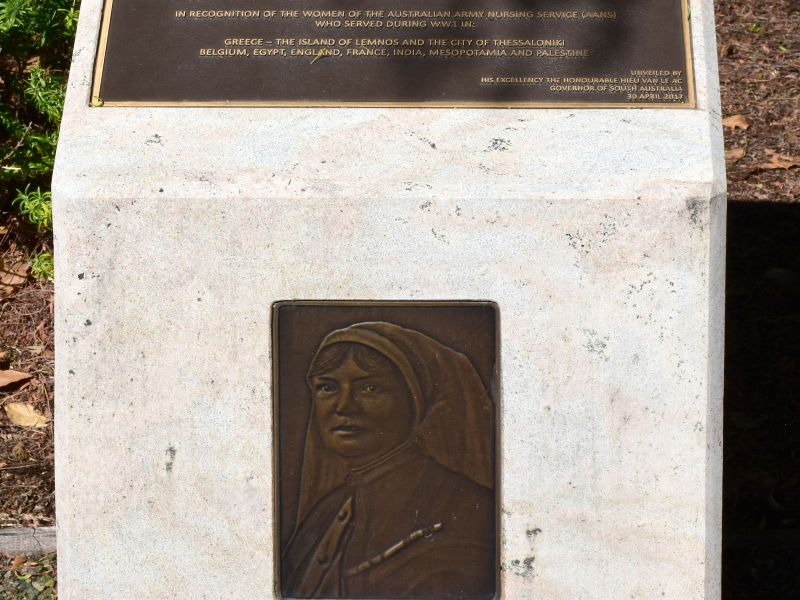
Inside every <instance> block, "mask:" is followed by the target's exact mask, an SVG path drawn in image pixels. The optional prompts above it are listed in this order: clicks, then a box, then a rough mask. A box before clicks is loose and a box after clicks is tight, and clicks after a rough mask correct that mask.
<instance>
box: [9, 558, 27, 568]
mask: <svg viewBox="0 0 800 600" xmlns="http://www.w3.org/2000/svg"><path fill="white" fill-rule="evenodd" d="M24 562H25V557H24V556H22V555H21V554H17V555H16V556H15V557H14V560H12V561H11V570H12V571H16V570H17V569H19V568H20V567H21V566H22V563H24Z"/></svg>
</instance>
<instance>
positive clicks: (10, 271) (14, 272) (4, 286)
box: [0, 259, 30, 298]
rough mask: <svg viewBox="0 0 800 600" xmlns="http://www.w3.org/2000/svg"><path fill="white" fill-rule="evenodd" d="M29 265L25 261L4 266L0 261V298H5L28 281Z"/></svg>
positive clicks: (0, 260)
mask: <svg viewBox="0 0 800 600" xmlns="http://www.w3.org/2000/svg"><path fill="white" fill-rule="evenodd" d="M29 269H30V265H29V264H28V263H27V262H25V261H20V262H13V263H10V264H8V265H6V264H5V263H4V262H3V261H2V259H0V298H7V297H8V296H10V295H11V294H13V293H14V290H16V289H17V288H18V287H19V286H20V285H22V284H23V283H25V281H27V279H28V270H29Z"/></svg>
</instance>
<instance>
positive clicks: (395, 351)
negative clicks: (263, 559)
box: [273, 302, 498, 599]
mask: <svg viewBox="0 0 800 600" xmlns="http://www.w3.org/2000/svg"><path fill="white" fill-rule="evenodd" d="M496 330H497V312H496V307H495V305H494V304H492V303H487V302H456V303H454V302H414V303H400V302H390V303H378V302H369V303H363V302H362V303H353V302H349V303H343V302H280V303H277V304H275V305H274V306H273V377H274V385H273V390H274V407H275V408H274V431H275V436H274V439H275V467H276V473H277V481H276V489H275V496H276V500H277V502H276V506H277V509H276V515H275V523H276V524H277V528H278V532H277V534H276V535H275V536H274V539H275V544H276V549H275V550H276V551H275V554H276V556H279V557H280V558H279V561H278V565H277V576H278V581H279V589H280V593H281V595H282V596H283V597H284V598H376V599H378V598H428V599H437V598H484V599H488V598H494V597H495V595H496V592H497V562H496V555H497V537H496V531H497V515H496V511H495V507H496V497H497V477H496V469H495V441H496V438H497V435H496V431H495V400H496V399H495V388H496V380H497V373H498V371H497V361H496V354H497V340H496V337H497V334H496Z"/></svg>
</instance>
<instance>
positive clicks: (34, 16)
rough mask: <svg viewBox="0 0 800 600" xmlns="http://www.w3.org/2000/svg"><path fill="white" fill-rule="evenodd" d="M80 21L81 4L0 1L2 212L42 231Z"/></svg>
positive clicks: (46, 224) (59, 0) (46, 0)
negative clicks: (6, 210)
mask: <svg viewBox="0 0 800 600" xmlns="http://www.w3.org/2000/svg"><path fill="white" fill-rule="evenodd" d="M77 20H78V4H77V0H0V80H2V82H3V86H2V88H1V89H0V96H2V104H0V208H2V205H5V207H6V208H7V207H9V205H11V204H12V199H13V205H14V206H16V207H17V208H18V210H19V211H20V212H21V213H22V214H23V215H25V216H26V217H29V218H31V217H32V218H31V222H32V223H33V224H34V225H36V227H37V228H38V229H39V230H40V231H46V230H47V229H48V228H49V227H50V220H49V192H47V191H44V192H43V191H41V190H42V189H44V190H47V189H48V188H49V185H50V181H49V179H50V174H51V172H52V170H53V160H54V157H55V149H56V142H57V139H58V123H59V120H60V118H61V111H62V108H63V105H64V89H65V84H66V70H67V68H68V67H69V60H70V54H71V49H72V43H73V40H74V37H75V27H76V25H77ZM31 186H36V191H35V192H29V191H28V190H29V188H30V187H31ZM45 205H46V206H47V209H46V210H45ZM45 212H46V213H47V215H48V216H47V217H46V219H45V218H44V213H45Z"/></svg>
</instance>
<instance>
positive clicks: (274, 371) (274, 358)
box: [268, 299, 503, 600]
mask: <svg viewBox="0 0 800 600" xmlns="http://www.w3.org/2000/svg"><path fill="white" fill-rule="evenodd" d="M477 304H488V305H490V306H491V307H492V309H493V310H494V319H495V321H494V368H493V374H494V381H495V383H494V386H493V389H492V390H491V391H492V394H493V395H492V402H494V490H493V491H494V504H495V506H494V519H495V522H494V531H495V534H494V543H495V556H494V563H495V564H494V568H495V586H494V590H495V591H494V597H493V598H492V600H498V599H499V598H502V597H503V582H502V577H501V575H502V565H501V550H502V543H501V540H502V537H503V529H502V498H503V495H502V494H503V489H502V488H503V483H502V476H501V468H502V459H501V456H500V454H501V451H502V446H503V433H502V432H503V429H502V423H501V419H500V416H501V412H502V409H501V403H502V398H503V378H502V368H501V367H502V364H501V361H502V348H501V343H502V340H501V335H500V329H501V326H502V310H501V308H500V303H499V302H496V301H494V300H374V299H373V300H340V299H337V300H320V299H313V300H310V299H292V300H275V301H273V302H272V303H271V304H270V305H269V309H268V310H269V328H270V331H269V363H270V364H269V367H268V368H269V372H270V377H271V381H270V390H269V400H268V401H269V403H270V407H269V410H270V413H271V414H270V425H271V426H272V443H271V444H270V445H271V448H270V454H271V457H270V458H271V465H272V486H271V491H272V511H271V513H270V516H271V518H272V523H271V527H270V531H271V533H272V544H271V546H272V552H273V558H272V574H273V589H272V591H273V594H274V596H275V598H276V599H280V600H284V598H285V596H284V595H283V594H282V593H281V563H282V560H283V556H282V553H281V544H280V527H281V506H280V504H281V494H280V489H279V485H280V448H279V445H280V435H279V433H278V432H279V431H280V426H279V424H280V385H279V381H278V378H279V371H280V364H279V352H278V346H279V340H280V334H279V332H280V327H279V323H280V318H279V315H280V309H281V307H282V306H353V307H367V306H375V307H403V306H409V307H417V306H419V307H448V306H449V307H458V306H475V305H477Z"/></svg>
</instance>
